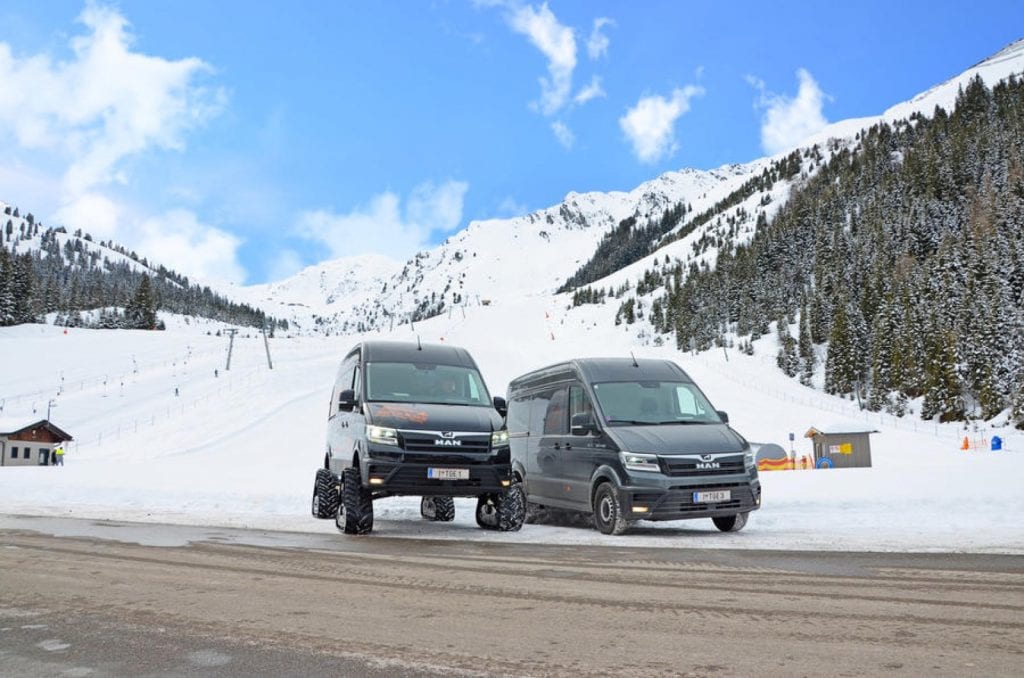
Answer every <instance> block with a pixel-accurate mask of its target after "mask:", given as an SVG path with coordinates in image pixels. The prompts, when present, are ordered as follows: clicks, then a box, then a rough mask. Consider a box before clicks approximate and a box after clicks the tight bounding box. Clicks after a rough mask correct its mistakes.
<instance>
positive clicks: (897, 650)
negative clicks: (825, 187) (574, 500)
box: [0, 516, 1024, 676]
mask: <svg viewBox="0 0 1024 678" xmlns="http://www.w3.org/2000/svg"><path fill="white" fill-rule="evenodd" d="M627 545H628V535H626V536H625V537H624V538H623V546H622V547H614V548H608V547H598V546H551V545H528V544H501V543H493V542H491V543H484V542H472V543H466V542H453V541H435V540H414V539H395V538H381V537H374V536H369V537H360V538H353V537H344V536H342V535H334V534H309V533H302V534H299V533H286V532H262V531H249V530H232V529H221V528H204V527H185V526H163V525H152V524H132V523H112V522H98V521H84V520H83V521H77V520H68V519H47V518H25V517H13V516H0V674H3V675H12V676H146V675H161V676H168V675H171V676H243V675H244V676H252V675H268V676H290V675H295V676H315V675H330V676H342V675H344V676H349V675H352V676H362V675H365V676H391V675H409V676H419V675H438V674H443V675H452V674H459V673H461V674H466V675H564V676H570V675H571V676H577V675H637V676H641V675H642V676H649V675H684V676H750V675H772V676H774V675H795V676H804V675H805V676H864V675H886V676H919V675H931V676H944V675H948V676H963V675H988V676H993V675H994V676H1002V675H1005V676H1011V675H1014V676H1016V675H1019V674H1020V667H1021V666H1024V557H1020V556H999V555H970V554H870V553H816V552H781V551H750V550H742V551H727V550H700V549H678V550H675V549H638V548H629V547H628V546H627Z"/></svg>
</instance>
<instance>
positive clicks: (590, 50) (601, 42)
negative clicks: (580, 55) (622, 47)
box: [587, 17, 615, 60]
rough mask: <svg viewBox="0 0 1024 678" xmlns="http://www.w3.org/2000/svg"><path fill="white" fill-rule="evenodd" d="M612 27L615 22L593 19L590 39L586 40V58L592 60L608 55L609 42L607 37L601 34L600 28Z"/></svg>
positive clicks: (604, 18)
mask: <svg viewBox="0 0 1024 678" xmlns="http://www.w3.org/2000/svg"><path fill="white" fill-rule="evenodd" d="M614 25H615V22H614V21H612V20H611V19H609V18H607V17H600V18H599V19H594V28H593V30H591V31H590V38H589V39H588V40H587V56H589V57H590V58H591V59H592V60H597V59H600V58H601V57H603V56H607V55H608V45H609V44H611V41H610V40H609V39H608V36H607V35H605V34H604V33H602V32H601V28H603V27H604V26H614Z"/></svg>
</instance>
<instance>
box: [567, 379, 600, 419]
mask: <svg viewBox="0 0 1024 678" xmlns="http://www.w3.org/2000/svg"><path fill="white" fill-rule="evenodd" d="M577 414H589V415H590V416H594V406H593V405H591V404H590V398H588V397H587V394H586V393H585V392H584V391H583V387H582V386H570V387H569V422H570V423H571V422H572V418H573V417H575V416H576V415H577Z"/></svg>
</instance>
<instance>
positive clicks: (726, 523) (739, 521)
mask: <svg viewBox="0 0 1024 678" xmlns="http://www.w3.org/2000/svg"><path fill="white" fill-rule="evenodd" d="M749 515H750V514H749V513H737V514H735V515H732V516H715V517H714V518H712V519H711V522H713V523H714V524H715V527H717V528H718V529H719V530H721V531H722V532H739V531H740V530H742V529H743V526H744V525H746V524H747V516H749Z"/></svg>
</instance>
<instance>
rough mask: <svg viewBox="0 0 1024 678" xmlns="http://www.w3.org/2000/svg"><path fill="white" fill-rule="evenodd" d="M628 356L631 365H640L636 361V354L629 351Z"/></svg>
mask: <svg viewBox="0 0 1024 678" xmlns="http://www.w3.org/2000/svg"><path fill="white" fill-rule="evenodd" d="M629 357H630V358H632V359H633V367H640V363H638V362H637V361H636V356H635V355H633V352H632V351H630V352H629Z"/></svg>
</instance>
